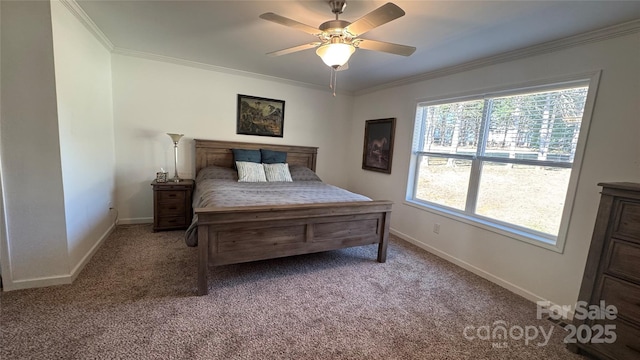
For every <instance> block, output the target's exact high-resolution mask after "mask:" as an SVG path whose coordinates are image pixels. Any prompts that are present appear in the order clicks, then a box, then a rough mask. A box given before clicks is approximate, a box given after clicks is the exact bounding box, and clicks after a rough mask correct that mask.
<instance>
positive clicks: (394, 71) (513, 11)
mask: <svg viewBox="0 0 640 360" xmlns="http://www.w3.org/2000/svg"><path fill="white" fill-rule="evenodd" d="M77 2H78V4H79V5H80V6H81V7H82V9H83V10H84V11H85V12H86V13H87V14H88V15H89V17H90V18H91V19H92V20H93V21H94V22H95V24H96V25H97V26H98V27H99V28H100V30H101V31H102V32H103V33H104V34H105V35H106V36H107V37H108V39H109V40H110V41H111V42H112V43H113V45H114V47H115V48H116V49H117V50H121V51H122V50H133V51H138V52H144V53H150V54H156V55H163V56H168V57H172V58H178V59H184V60H189V61H195V62H199V63H204V64H209V65H215V66H220V67H225V68H230V69H236V70H242V71H248V72H252V73H258V74H263V75H268V76H274V77H278V78H284V79H289V80H294V81H299V82H303V83H309V84H316V85H322V86H325V85H326V86H328V83H329V68H328V67H327V66H326V65H324V63H322V61H321V60H320V58H319V57H318V56H317V55H316V54H315V51H314V50H306V51H302V52H297V53H293V54H289V55H284V56H280V57H267V56H266V55H265V54H266V53H268V52H271V51H275V50H280V49H283V48H287V47H291V46H295V45H300V44H304V43H307V42H310V41H314V40H315V38H314V37H313V36H311V35H308V34H306V33H303V32H301V31H298V30H295V29H291V28H287V27H284V26H281V25H278V24H275V23H272V22H268V21H265V20H262V19H259V18H258V16H259V15H260V14H262V13H265V12H274V13H276V14H278V15H282V16H285V17H288V18H291V19H294V20H297V21H299V22H302V23H304V24H308V25H311V26H313V27H317V26H319V25H320V24H321V23H323V22H324V21H327V20H331V19H333V14H332V13H331V11H330V8H329V5H328V4H327V3H326V2H325V1H321V0H320V1H267V0H262V1H239V0H236V1H217V0H216V1H211V0H210V1H161V0H156V1H140V0H134V1H115V0H84V1H83V0H78V1H77ZM385 2H386V1H374V0H358V1H356V0H351V1H347V7H346V9H345V11H344V13H343V14H342V15H341V16H340V19H344V20H347V21H351V22H353V21H355V20H356V19H358V18H360V17H361V16H363V15H365V14H366V13H368V12H370V11H372V10H374V9H376V8H377V7H379V6H381V5H383V4H384V3H385ZM393 2H394V3H395V4H396V5H398V6H400V7H401V8H402V9H404V10H405V12H406V13H407V14H406V15H405V16H404V17H401V18H399V19H396V20H394V21H392V22H390V23H387V24H385V25H382V26H380V27H379V28H376V29H374V30H371V31H369V32H368V33H366V34H364V35H363V36H362V38H366V39H373V40H380V41H386V42H393V43H399V44H404V45H411V46H415V47H416V48H417V50H416V52H415V53H414V54H413V55H411V56H410V57H403V56H398V55H391V54H386V53H379V52H373V51H368V50H363V49H359V50H357V51H356V53H355V54H354V55H353V56H352V58H351V60H350V61H349V69H348V70H346V71H341V72H340V73H339V75H338V87H339V88H340V89H341V90H346V91H362V90H364V89H367V88H371V87H375V86H379V85H382V84H385V83H388V82H392V81H396V80H400V79H404V78H408V77H412V76H416V75H420V74H424V73H427V72H430V71H434V70H438V69H442V68H445V67H447V66H452V65H456V64H461V63H464V62H468V61H472V60H476V59H480V58H484V57H487V56H491V55H496V54H499V53H503V52H506V51H510V50H515V49H520V48H524V47H527V46H531V45H535V44H539V43H543V42H547V41H551V40H556V39H560V38H564V37H567V36H571V35H575V34H579V33H583V32H586V31H589V30H594V29H599V28H602V27H607V26H610V25H614V24H619V23H623V22H627V21H632V20H637V19H640V1H612V0H607V1H515V0H511V1H455V0H449V1H427V0H424V1H395V0H394V1H393Z"/></svg>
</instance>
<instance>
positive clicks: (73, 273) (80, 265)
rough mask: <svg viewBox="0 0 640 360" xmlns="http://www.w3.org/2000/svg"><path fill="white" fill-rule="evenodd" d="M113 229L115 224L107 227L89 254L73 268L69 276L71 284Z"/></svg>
mask: <svg viewBox="0 0 640 360" xmlns="http://www.w3.org/2000/svg"><path fill="white" fill-rule="evenodd" d="M115 229H116V225H115V224H113V225H111V226H109V228H108V229H107V231H105V232H104V234H102V236H101V237H100V239H99V240H98V241H97V242H96V243H95V244H94V245H93V246H92V247H91V250H89V252H87V253H86V255H85V256H84V257H82V260H80V262H79V263H78V264H77V265H76V266H75V267H74V268H73V270H71V275H70V277H71V282H73V281H75V280H76V278H77V277H78V275H79V274H80V272H81V271H82V269H84V267H85V266H86V265H87V264H88V263H89V260H91V258H92V257H93V255H94V254H95V253H96V251H98V249H99V248H100V246H102V244H103V243H104V241H105V240H106V239H107V238H108V237H109V235H111V233H112V232H113V230H115Z"/></svg>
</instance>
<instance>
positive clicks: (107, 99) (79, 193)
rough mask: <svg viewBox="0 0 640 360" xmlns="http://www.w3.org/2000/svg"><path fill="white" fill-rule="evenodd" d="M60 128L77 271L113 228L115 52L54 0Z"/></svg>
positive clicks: (71, 244) (71, 260)
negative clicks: (112, 79)
mask: <svg viewBox="0 0 640 360" xmlns="http://www.w3.org/2000/svg"><path fill="white" fill-rule="evenodd" d="M51 15H52V20H53V50H54V58H55V74H56V89H57V102H58V127H59V137H60V153H61V158H62V179H63V187H64V205H65V213H66V226H67V244H68V251H69V263H70V266H71V269H72V274H74V275H75V274H76V273H77V271H78V267H80V266H81V265H83V264H84V261H86V260H87V259H86V258H87V257H88V256H90V254H92V251H93V250H95V249H97V246H98V245H99V244H100V242H101V241H102V240H103V239H104V238H105V236H106V235H107V234H108V233H109V231H110V230H111V229H112V228H113V226H114V222H115V212H113V213H111V212H110V211H109V206H110V203H112V202H114V201H115V149H114V135H113V103H112V88H111V53H110V52H109V51H108V50H107V49H105V47H104V46H102V44H101V43H100V42H99V41H98V40H97V39H96V38H95V37H94V36H93V34H92V33H90V32H89V31H88V30H87V29H86V28H85V27H84V25H83V24H81V23H80V22H79V21H78V19H77V18H76V17H75V16H74V15H72V14H71V13H70V12H69V10H68V9H67V8H66V7H65V5H63V4H62V3H60V2H58V1H52V2H51Z"/></svg>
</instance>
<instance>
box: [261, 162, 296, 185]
mask: <svg viewBox="0 0 640 360" xmlns="http://www.w3.org/2000/svg"><path fill="white" fill-rule="evenodd" d="M262 166H264V173H265V175H266V176H267V181H286V182H292V181H293V179H291V173H290V172H289V164H287V163H277V164H262Z"/></svg>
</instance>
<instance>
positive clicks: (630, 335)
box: [588, 320, 640, 360]
mask: <svg viewBox="0 0 640 360" xmlns="http://www.w3.org/2000/svg"><path fill="white" fill-rule="evenodd" d="M608 324H615V325H616V329H615V333H616V341H615V342H613V343H611V344H589V345H588V347H591V348H593V349H595V350H597V351H598V352H601V353H603V354H605V355H607V356H609V357H610V358H611V359H617V360H638V359H640V329H638V328H636V327H634V326H631V325H630V324H628V323H626V322H624V321H622V320H619V321H614V322H609V323H608ZM603 325H604V324H603Z"/></svg>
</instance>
